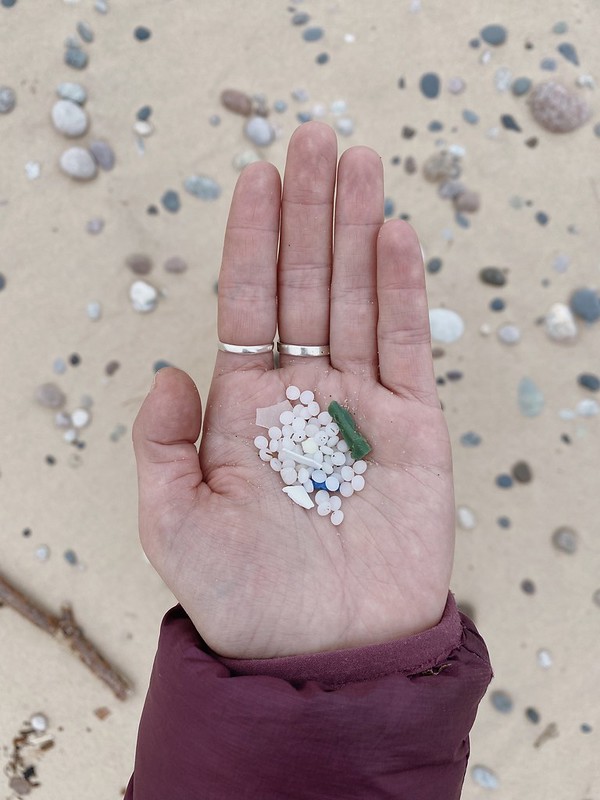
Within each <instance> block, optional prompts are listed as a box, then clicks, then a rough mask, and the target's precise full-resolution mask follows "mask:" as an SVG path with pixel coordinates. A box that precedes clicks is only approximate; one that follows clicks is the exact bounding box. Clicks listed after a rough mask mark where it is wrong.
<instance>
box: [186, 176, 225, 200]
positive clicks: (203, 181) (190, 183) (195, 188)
mask: <svg viewBox="0 0 600 800" xmlns="http://www.w3.org/2000/svg"><path fill="white" fill-rule="evenodd" d="M183 185H184V188H185V190H186V192H188V193H189V194H192V195H194V197H198V198H200V200H216V199H217V198H218V197H219V196H220V194H221V187H220V186H219V184H218V183H217V182H216V181H215V180H213V178H209V177H208V176H206V175H191V176H190V177H189V178H186V179H185V181H184V184H183Z"/></svg>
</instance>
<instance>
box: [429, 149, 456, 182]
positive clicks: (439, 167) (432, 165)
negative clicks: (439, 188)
mask: <svg viewBox="0 0 600 800" xmlns="http://www.w3.org/2000/svg"><path fill="white" fill-rule="evenodd" d="M460 171H461V170H460V159H459V158H458V156H456V155H454V154H453V153H450V152H449V151H448V150H442V151H440V152H439V153H434V154H433V155H431V156H429V158H428V159H427V160H426V161H425V163H424V164H423V175H424V176H425V178H426V179H427V180H428V181H431V182H432V183H436V182H438V181H441V180H444V181H448V180H450V179H454V178H458V177H460Z"/></svg>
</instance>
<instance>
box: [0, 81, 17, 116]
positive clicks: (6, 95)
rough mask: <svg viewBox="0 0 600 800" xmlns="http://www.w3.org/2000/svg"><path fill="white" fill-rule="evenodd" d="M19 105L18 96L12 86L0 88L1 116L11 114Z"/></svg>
mask: <svg viewBox="0 0 600 800" xmlns="http://www.w3.org/2000/svg"><path fill="white" fill-rule="evenodd" d="M16 105H17V95H16V94H15V90H14V89H11V88H10V86H0V114H10V112H11V111H12V110H13V108H14V107H15V106H16Z"/></svg>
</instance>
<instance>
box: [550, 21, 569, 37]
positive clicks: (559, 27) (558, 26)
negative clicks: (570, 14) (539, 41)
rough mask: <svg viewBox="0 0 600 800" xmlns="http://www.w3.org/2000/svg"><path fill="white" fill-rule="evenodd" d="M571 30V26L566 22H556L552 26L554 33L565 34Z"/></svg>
mask: <svg viewBox="0 0 600 800" xmlns="http://www.w3.org/2000/svg"><path fill="white" fill-rule="evenodd" d="M568 30H569V26H568V25H567V23H566V22H555V23H554V25H553V26H552V33H557V34H559V35H560V34H563V33H566V32H567V31H568Z"/></svg>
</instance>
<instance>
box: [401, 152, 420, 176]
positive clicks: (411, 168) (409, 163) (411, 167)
mask: <svg viewBox="0 0 600 800" xmlns="http://www.w3.org/2000/svg"><path fill="white" fill-rule="evenodd" d="M417 169H418V167H417V161H416V159H415V158H414V157H413V156H408V157H407V158H406V160H405V161H404V171H405V172H406V174H407V175H414V174H415V172H416V171H417Z"/></svg>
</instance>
